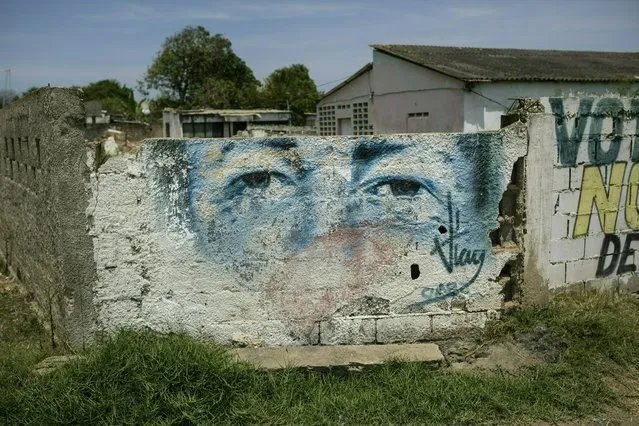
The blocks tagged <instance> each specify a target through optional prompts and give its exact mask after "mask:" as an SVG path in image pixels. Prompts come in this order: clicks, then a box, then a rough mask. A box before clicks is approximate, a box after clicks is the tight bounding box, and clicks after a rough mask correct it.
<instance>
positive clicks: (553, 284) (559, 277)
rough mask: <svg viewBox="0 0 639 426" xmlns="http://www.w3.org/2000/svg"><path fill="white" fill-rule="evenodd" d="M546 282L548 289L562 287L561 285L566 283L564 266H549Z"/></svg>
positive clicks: (557, 264)
mask: <svg viewBox="0 0 639 426" xmlns="http://www.w3.org/2000/svg"><path fill="white" fill-rule="evenodd" d="M548 280H549V282H548V287H549V288H551V289H552V288H557V287H563V285H564V284H565V283H566V264H565V263H555V264H553V265H550V267H549V273H548Z"/></svg>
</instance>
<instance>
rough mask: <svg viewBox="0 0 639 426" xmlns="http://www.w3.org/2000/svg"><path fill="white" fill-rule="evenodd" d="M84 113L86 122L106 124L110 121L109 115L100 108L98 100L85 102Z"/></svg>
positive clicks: (100, 103)
mask: <svg viewBox="0 0 639 426" xmlns="http://www.w3.org/2000/svg"><path fill="white" fill-rule="evenodd" d="M84 115H85V123H86V124H108V123H110V122H111V115H110V114H109V112H108V111H106V110H103V109H102V102H100V101H88V102H85V103H84Z"/></svg>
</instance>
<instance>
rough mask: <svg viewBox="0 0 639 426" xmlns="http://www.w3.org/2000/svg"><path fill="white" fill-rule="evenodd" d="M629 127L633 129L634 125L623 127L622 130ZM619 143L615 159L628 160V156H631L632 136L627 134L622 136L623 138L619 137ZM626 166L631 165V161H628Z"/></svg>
mask: <svg viewBox="0 0 639 426" xmlns="http://www.w3.org/2000/svg"><path fill="white" fill-rule="evenodd" d="M626 125H627V124H626ZM630 128H632V129H634V128H635V127H628V128H625V129H624V130H626V131H627V130H628V129H630ZM624 133H626V132H624ZM619 144H620V146H619V154H618V155H617V160H618V161H626V160H630V157H631V156H632V138H631V137H630V136H629V135H628V136H624V137H623V139H621V142H620V143H619ZM627 167H632V163H628V166H627Z"/></svg>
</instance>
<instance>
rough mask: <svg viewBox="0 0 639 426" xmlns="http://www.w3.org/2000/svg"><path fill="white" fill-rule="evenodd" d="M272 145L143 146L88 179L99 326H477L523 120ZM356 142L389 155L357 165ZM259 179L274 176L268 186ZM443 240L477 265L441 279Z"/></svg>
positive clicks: (308, 329)
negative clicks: (483, 128) (501, 126)
mask: <svg viewBox="0 0 639 426" xmlns="http://www.w3.org/2000/svg"><path fill="white" fill-rule="evenodd" d="M282 141H283V139H281V138H280V139H273V140H269V139H264V140H260V139H251V140H244V141H238V140H236V141H231V140H220V139H214V140H194V141H184V140H183V141H162V140H159V141H147V142H146V143H145V145H144V147H143V152H142V154H141V155H140V156H138V157H117V158H112V159H109V160H108V161H107V162H106V163H105V164H104V165H102V166H101V167H100V169H99V170H98V171H96V172H95V173H94V174H93V176H92V181H91V186H92V188H93V191H92V193H93V194H95V197H94V199H93V201H92V203H91V205H90V206H89V209H88V210H89V211H90V213H91V215H92V217H93V226H92V228H91V231H90V232H91V235H92V236H93V238H94V258H95V262H96V267H97V271H98V281H97V283H96V284H95V287H94V293H95V299H94V303H95V307H96V312H97V325H96V326H97V328H98V329H100V330H114V329H116V328H118V327H131V326H133V327H149V328H151V329H155V330H159V331H171V330H184V331H186V332H188V333H191V334H193V335H197V336H201V337H205V338H210V339H213V340H216V341H219V342H222V343H237V344H247V345H299V344H317V343H322V344H344V343H373V342H391V341H414V340H423V339H429V338H440V337H443V336H449V335H451V334H452V333H455V332H457V331H459V330H461V329H464V328H467V327H469V326H483V325H484V324H485V322H486V320H487V318H488V317H492V316H494V312H495V311H496V310H499V309H500V308H501V303H502V295H501V294H500V292H501V291H502V288H501V287H502V285H503V284H502V283H500V282H498V280H496V277H497V276H499V275H500V272H501V271H502V269H503V267H504V265H505V264H506V262H508V261H510V260H513V259H514V257H515V256H516V255H517V251H516V250H515V251H513V250H500V251H495V252H493V251H492V249H491V245H490V240H489V238H488V233H489V231H490V230H491V229H494V228H495V227H497V216H498V204H499V200H500V199H501V195H502V193H503V191H504V190H505V189H506V185H507V183H508V181H509V180H510V175H511V171H512V166H513V164H514V162H515V161H516V160H517V158H519V157H521V156H523V155H524V154H525V151H526V134H525V130H524V129H523V128H522V127H521V126H519V127H514V128H511V129H507V130H505V131H503V132H500V133H491V134H481V135H479V134H478V135H460V134H429V135H398V136H388V137H386V136H384V137H382V138H381V139H376V138H373V137H371V138H368V139H367V141H368V142H367V141H365V140H363V139H362V137H356V138H295V139H286V141H288V142H287V143H289V142H291V143H293V142H294V143H295V144H297V147H296V148H294V149H291V150H288V149H287V150H286V151H281V150H275V151H274V150H273V149H271V148H268V146H269V144H281V143H282ZM364 143H369V144H372V145H371V147H377V148H375V149H378V148H380V149H382V151H379V153H382V152H385V151H384V150H385V149H387V148H388V147H391V148H388V149H391V151H388V152H387V153H386V154H384V156H383V157H380V158H379V160H378V161H377V160H376V161H375V162H374V163H370V164H369V163H367V162H368V161H369V160H368V158H372V157H369V155H371V154H370V152H372V151H370V152H369V151H367V150H364V151H361V150H360V154H357V155H356V154H355V151H354V149H355V148H356V147H357V146H359V145H360V144H364ZM384 147H387V148H384ZM229 150H231V151H229ZM229 152H233V156H232V157H229V159H228V160H227V159H226V157H224V156H225V155H230V154H226V153H229ZM400 152H401V155H400ZM358 158H359V159H358ZM220 161H221V162H220ZM187 164H190V166H189V165H187ZM287 164H288V165H287ZM287 167H288V168H290V170H288V169H287ZM256 170H258V171H257V172H256ZM259 170H266V171H269V170H272V173H274V174H271V175H270V176H271V177H270V180H269V181H268V182H269V183H264V182H267V181H266V180H264V179H263V178H258V177H255V176H256V173H258V174H259V173H260V172H259ZM287 170H288V171H287ZM295 170H308V172H305V173H307V174H304V175H299V177H293V176H294V173H297V172H294V171H295ZM269 173H271V172H269ZM362 173H364V174H362ZM284 174H287V175H291V176H290V177H284ZM238 175H239V176H238ZM301 176H304V177H303V178H302V177H301ZM424 179H426V180H427V181H428V182H431V183H425V182H426V181H425V180H424ZM400 181H401V182H403V183H401V184H393V183H392V182H400ZM304 182H308V183H309V184H310V185H311V187H310V188H307V189H304V188H305V187H304V185H305V183H304ZM357 182H360V183H359V184H358V183H357ZM411 182H413V183H411ZM416 182H424V183H419V184H417V183H416ZM238 185H239V186H238ZM352 185H355V186H354V187H353V186H352ZM392 185H396V186H397V188H395V187H394V186H392ZM417 185H419V186H417ZM431 185H432V187H431ZM349 188H351V189H349ZM353 188H359V189H357V190H355V192H353V191H354V189H353ZM220 191H221V192H220ZM229 191H231V192H229ZM238 191H240V192H238ZM309 191H310V192H309ZM430 191H434V192H432V193H431V192H430ZM297 193H299V195H295V194H297ZM409 193H410V194H412V195H408V194H409ZM225 194H226V195H225ZM233 194H235V195H233ZM432 194H436V195H432ZM447 194H450V196H448V195H447ZM220 197H222V198H220ZM229 197H230V198H229ZM433 197H438V201H437V202H436V201H435V200H436V198H433ZM447 200H450V201H447ZM447 206H448V207H447ZM448 208H450V209H451V210H447V209H448ZM457 211H459V213H456V212H457ZM449 215H452V216H451V217H449ZM457 215H459V216H457ZM457 217H458V219H456V218H457ZM451 220H452V222H453V223H452V224H451V223H449V222H450V221H451ZM455 223H457V225H455ZM441 226H446V227H448V228H446V229H444V230H441ZM442 232H444V233H447V234H448V235H453V234H454V235H459V237H456V238H455V240H454V241H455V243H456V244H457V245H458V246H457V248H456V249H455V250H456V251H455V253H457V255H456V256H457V257H459V256H461V258H464V256H466V255H465V254H464V253H466V252H465V250H474V251H475V252H476V256H479V254H478V253H480V252H483V253H485V260H482V263H481V266H479V263H477V264H468V265H466V266H464V265H463V264H460V265H453V264H451V269H450V270H447V268H446V266H445V263H444V259H446V258H448V255H449V253H448V248H449V246H448V245H447V243H446V238H447V235H445V234H442ZM455 232H457V233H458V234H456V233H455ZM440 243H441V244H445V246H443V247H444V248H443V251H442V254H441V255H440V254H439V252H438V251H437V250H436V246H437V244H440ZM451 249H452V247H451ZM462 250H464V252H462ZM469 253H470V252H468V253H467V255H468V256H470V254H469ZM469 258H470V257H469ZM477 260H478V262H479V257H477ZM411 265H420V268H421V275H420V276H419V277H411V271H412V266H411ZM474 277H476V278H474ZM466 283H468V284H466Z"/></svg>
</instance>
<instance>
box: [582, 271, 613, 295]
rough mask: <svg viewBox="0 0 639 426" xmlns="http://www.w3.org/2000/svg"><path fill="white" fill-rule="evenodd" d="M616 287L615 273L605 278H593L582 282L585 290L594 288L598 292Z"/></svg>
mask: <svg viewBox="0 0 639 426" xmlns="http://www.w3.org/2000/svg"><path fill="white" fill-rule="evenodd" d="M618 287H619V277H617V276H616V275H613V276H611V277H607V278H595V279H594V280H588V281H586V282H585V283H584V288H585V289H586V290H595V291H598V292H605V291H611V290H616V289H617V288H618Z"/></svg>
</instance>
